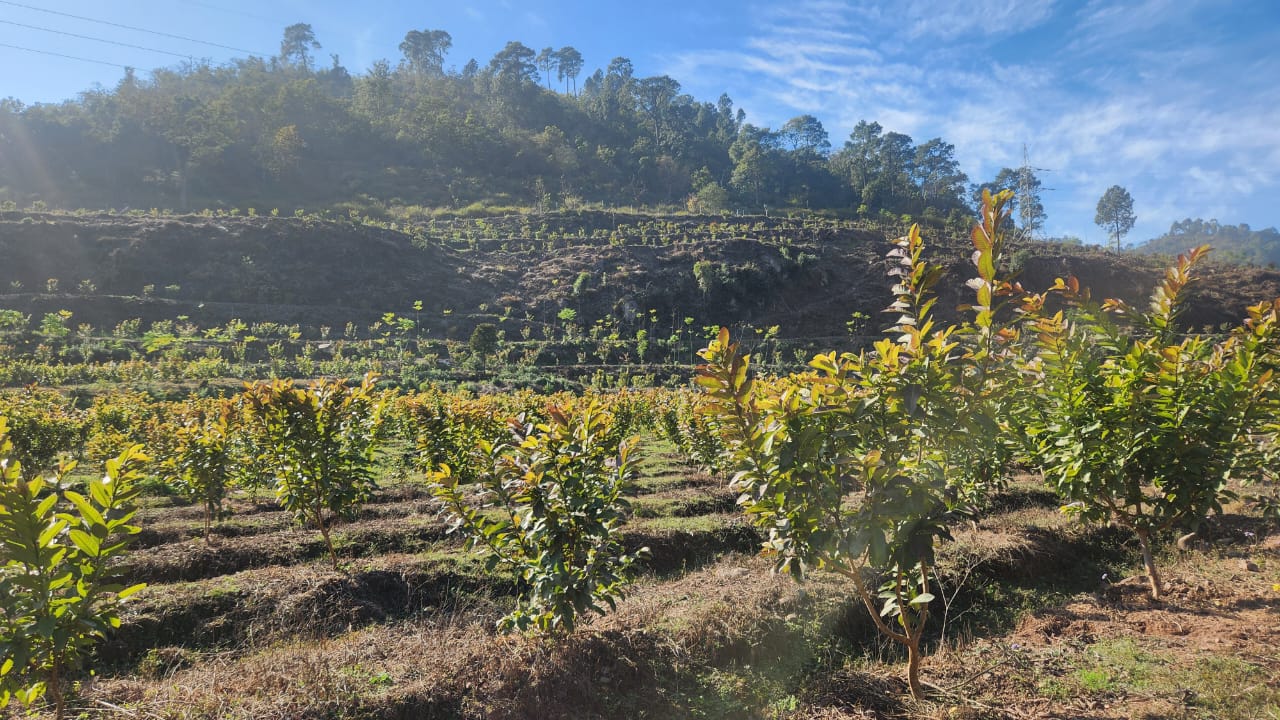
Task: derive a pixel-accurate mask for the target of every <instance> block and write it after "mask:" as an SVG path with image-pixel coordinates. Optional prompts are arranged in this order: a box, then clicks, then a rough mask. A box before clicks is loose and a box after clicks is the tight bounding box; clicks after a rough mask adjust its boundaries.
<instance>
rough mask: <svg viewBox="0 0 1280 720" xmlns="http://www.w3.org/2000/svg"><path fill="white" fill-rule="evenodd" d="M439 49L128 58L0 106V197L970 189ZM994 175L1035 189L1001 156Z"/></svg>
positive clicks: (106, 201) (828, 203)
mask: <svg viewBox="0 0 1280 720" xmlns="http://www.w3.org/2000/svg"><path fill="white" fill-rule="evenodd" d="M450 47H451V38H450V36H449V34H448V33H447V32H445V31H442V30H422V31H417V30H414V31H410V32H409V33H408V34H407V35H406V36H405V39H404V42H403V43H402V44H401V45H400V49H401V51H402V53H403V55H402V57H401V58H399V59H398V60H396V61H394V62H392V61H379V62H376V63H374V64H373V66H372V67H370V68H369V69H368V70H367V71H365V72H363V73H352V72H351V71H349V70H348V69H347V68H346V67H344V66H343V65H342V64H341V62H340V60H339V58H338V57H337V56H331V57H330V59H329V61H328V62H323V63H322V62H320V61H318V60H317V58H316V56H317V55H318V52H317V51H320V50H321V45H320V43H319V41H318V40H317V39H316V38H315V36H314V34H313V33H312V31H311V28H310V26H308V25H305V24H298V25H294V26H291V27H289V28H287V29H286V31H285V34H284V39H283V41H282V43H281V48H280V54H279V55H278V56H276V57H271V58H262V57H249V58H245V59H239V60H235V61H233V62H231V63H228V64H225V65H212V64H209V63H194V64H186V65H183V66H180V67H175V68H170V69H163V70H158V71H155V72H154V73H153V74H152V75H151V77H150V78H143V77H139V76H138V75H137V74H136V73H134V72H133V71H131V70H129V71H126V72H125V75H124V77H123V79H121V80H120V82H119V83H118V84H117V85H116V87H114V88H112V89H96V90H91V91H87V92H84V93H82V94H81V95H80V96H79V97H78V98H76V99H74V100H69V101H67V102H64V103H61V104H40V105H32V106H24V105H23V104H22V103H21V102H19V101H17V100H13V99H9V100H4V101H2V102H0V202H11V203H13V204H14V206H18V207H27V206H29V205H31V204H33V203H44V204H46V205H48V206H50V207H62V208H72V209H74V208H94V209H102V208H123V207H130V208H133V209H150V208H159V209H161V210H166V209H168V210H174V211H187V210H200V209H205V208H211V209H219V208H222V209H229V208H241V209H246V210H247V208H255V209H256V210H257V211H258V212H262V213H264V214H265V213H266V212H267V211H269V210H271V209H279V210H282V211H284V212H290V213H291V212H292V211H293V210H294V209H297V208H304V207H305V208H307V209H318V208H322V207H323V208H333V207H335V206H337V207H339V209H341V208H342V206H344V204H345V205H349V206H350V207H352V208H355V209H359V210H360V211H362V212H365V213H374V214H377V213H379V212H382V213H387V214H395V213H408V214H409V215H411V216H412V215H415V214H417V213H420V212H421V211H422V209H423V208H449V209H453V210H458V209H463V208H466V207H467V206H469V205H472V204H474V203H482V204H485V205H487V206H489V207H493V206H503V205H517V206H522V207H535V208H539V209H545V208H548V207H563V208H569V209H573V208H574V207H576V206H578V205H580V204H584V203H591V202H602V203H606V204H609V205H613V206H620V205H644V206H659V205H662V206H668V207H671V206H678V207H690V208H691V209H694V210H698V211H704V212H722V211H725V210H731V209H734V208H752V209H762V208H764V207H771V208H777V207H780V206H791V207H800V208H809V209H826V210H835V211H840V212H844V213H860V214H862V215H863V216H867V215H879V214H881V213H893V214H898V215H901V214H911V215H923V216H936V217H947V216H950V215H953V214H954V215H956V216H957V217H958V216H959V215H963V214H967V212H968V205H969V202H970V198H971V193H972V191H973V190H975V189H978V186H977V185H971V184H970V182H969V180H970V179H969V177H968V176H966V174H965V173H964V172H963V171H961V169H960V167H959V165H958V163H957V162H956V160H955V157H954V148H953V146H952V145H951V144H949V143H947V142H946V141H944V140H943V139H941V138H933V139H930V140H927V141H925V142H923V143H919V144H917V143H916V142H915V141H914V140H913V139H912V138H911V137H909V136H907V135H904V134H901V133H897V132H892V131H890V130H887V129H886V128H883V127H881V126H880V125H879V124H878V123H876V122H868V121H864V122H861V123H859V124H858V125H857V127H856V129H855V130H854V131H853V133H852V134H851V136H850V137H849V138H848V140H846V141H845V142H843V144H842V146H840V147H838V148H834V151H833V147H832V144H831V141H830V139H829V137H828V134H827V131H826V130H825V129H824V127H823V125H822V122H821V121H820V120H819V119H818V118H816V117H813V116H811V115H804V116H800V117H796V118H793V119H791V120H790V121H788V122H786V123H785V124H784V125H783V126H782V127H780V128H777V129H770V128H761V127H755V126H753V125H751V124H749V123H747V122H745V117H746V114H745V113H744V111H743V110H742V109H740V108H735V106H734V103H733V101H732V100H731V99H730V98H729V97H728V96H727V95H721V96H720V98H719V99H718V100H717V101H715V102H706V101H703V100H698V99H696V98H694V97H692V96H690V95H688V94H685V93H682V92H681V86H680V83H679V82H677V81H676V80H675V79H672V78H670V77H667V76H657V77H637V76H636V75H635V73H634V70H633V67H632V63H631V61H629V60H628V59H627V58H624V57H618V58H614V59H613V60H612V61H610V62H609V63H608V64H607V66H606V67H604V68H600V69H596V70H594V71H591V70H584V67H583V65H584V62H583V58H582V56H581V54H580V53H579V52H578V51H577V50H575V49H574V48H572V47H565V48H560V49H558V50H556V49H552V48H546V49H544V50H542V51H541V52H537V51H535V50H534V49H532V48H529V47H526V46H525V45H523V44H522V43H520V42H516V41H512V42H509V43H507V45H506V46H505V47H504V48H502V49H501V50H500V51H499V52H497V54H495V55H494V56H493V57H492V58H490V59H489V60H488V61H487V62H480V61H477V60H474V59H471V60H467V61H458V60H457V59H454V58H450V57H449V55H448V52H449V50H450ZM459 67H460V69H457V68H459ZM994 184H1002V185H1005V186H1010V187H1021V188H1023V189H1024V190H1025V189H1031V190H1034V189H1035V188H1037V187H1038V185H1039V183H1038V181H1036V180H1035V178H1034V177H1029V178H1025V179H1024V178H1020V177H1019V173H1018V171H1015V170H1009V169H1006V170H1005V171H1002V173H1001V177H999V178H996V179H993V182H992V183H988V185H994ZM1026 194H1027V193H1025V192H1024V193H1023V195H1024V196H1025V195H1026ZM1026 205H1027V207H1026V208H1024V209H1023V212H1021V213H1018V216H1019V217H1020V218H1021V222H1022V223H1023V224H1032V225H1034V224H1036V223H1038V222H1039V221H1040V219H1041V218H1042V217H1043V210H1042V208H1040V206H1039V204H1038V202H1035V201H1034V199H1033V201H1032V202H1030V203H1026ZM11 207H13V206H11ZM37 207H38V205H37Z"/></svg>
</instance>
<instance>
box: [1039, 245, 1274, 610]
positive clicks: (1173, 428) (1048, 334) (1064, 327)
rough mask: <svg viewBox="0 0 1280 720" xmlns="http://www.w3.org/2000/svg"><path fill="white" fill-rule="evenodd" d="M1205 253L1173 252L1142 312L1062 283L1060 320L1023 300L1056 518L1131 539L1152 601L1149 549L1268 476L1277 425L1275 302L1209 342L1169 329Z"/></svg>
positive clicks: (1155, 575) (1155, 589) (1155, 586)
mask: <svg viewBox="0 0 1280 720" xmlns="http://www.w3.org/2000/svg"><path fill="white" fill-rule="evenodd" d="M1208 250H1209V248H1208V246H1201V247H1198V248H1195V249H1193V250H1190V251H1188V252H1187V253H1185V254H1183V255H1180V256H1179V257H1178V260H1177V264H1175V265H1174V266H1173V267H1170V268H1169V269H1168V270H1167V271H1166V273H1165V276H1164V278H1163V280H1162V281H1161V282H1160V283H1159V284H1157V286H1156V288H1155V290H1154V291H1153V292H1152V295H1151V300H1150V303H1149V304H1148V307H1147V309H1146V310H1145V311H1143V310H1139V309H1137V308H1134V307H1131V306H1129V305H1128V304H1126V303H1124V302H1122V301H1119V300H1107V301H1105V302H1104V303H1103V304H1102V305H1100V306H1099V305H1097V304H1095V303H1092V302H1090V301H1089V298H1088V295H1087V293H1083V292H1081V291H1080V289H1079V285H1078V283H1076V282H1075V281H1074V279H1072V280H1066V281H1064V280H1059V281H1058V282H1057V284H1056V286H1055V288H1054V290H1053V292H1055V293H1056V294H1058V295H1061V296H1062V297H1064V298H1065V299H1066V300H1067V301H1068V302H1069V303H1070V304H1071V306H1070V307H1069V308H1067V309H1065V310H1062V311H1059V312H1055V313H1052V314H1049V313H1047V312H1044V311H1043V306H1044V299H1045V296H1039V297H1038V298H1035V299H1032V300H1030V301H1029V303H1030V305H1033V307H1032V306H1029V309H1030V310H1031V311H1034V317H1033V319H1032V320H1031V321H1030V322H1031V323H1032V325H1031V329H1032V331H1033V334H1034V337H1035V345H1036V349H1037V353H1036V355H1035V356H1034V357H1032V358H1031V359H1030V361H1028V362H1027V363H1026V365H1025V367H1024V373H1025V374H1026V375H1027V377H1028V378H1029V379H1030V380H1031V381H1032V383H1031V384H1032V385H1033V387H1034V390H1033V392H1034V398H1033V402H1032V403H1031V405H1032V407H1034V408H1036V412H1034V413H1032V415H1031V422H1030V423H1029V425H1028V427H1027V432H1028V435H1029V436H1030V437H1031V439H1032V440H1033V441H1034V443H1035V445H1036V447H1037V449H1038V452H1037V463H1038V464H1039V465H1040V466H1041V467H1042V468H1043V470H1044V474H1045V478H1046V479H1047V480H1048V481H1049V482H1050V483H1051V484H1052V485H1054V486H1055V487H1056V488H1057V490H1058V492H1059V493H1061V494H1062V495H1063V497H1065V498H1066V499H1067V500H1069V501H1070V504H1068V505H1067V506H1065V508H1064V510H1065V511H1068V512H1072V513H1077V514H1079V515H1080V516H1081V517H1083V518H1084V519H1085V520H1088V521H1093V522H1103V521H1111V522H1114V523H1117V524H1119V525H1121V526H1123V527H1126V528H1129V529H1130V530H1132V531H1133V533H1134V534H1135V535H1136V536H1137V538H1138V542H1139V544H1140V545H1141V548H1142V556H1143V562H1144V564H1145V566H1146V571H1147V576H1148V578H1149V582H1150V586H1151V595H1152V597H1153V598H1155V599H1159V598H1160V597H1161V595H1162V593H1163V584H1162V581H1161V577H1160V572H1159V569H1158V568H1157V567H1156V564H1155V560H1154V555H1153V552H1152V546H1153V544H1154V542H1155V541H1156V540H1157V538H1158V537H1159V535H1160V534H1161V533H1163V532H1165V531H1168V530H1170V529H1173V528H1179V527H1181V528H1185V529H1187V530H1191V531H1195V529H1196V528H1197V527H1198V525H1199V524H1200V522H1201V521H1202V520H1203V519H1204V518H1205V517H1206V516H1207V515H1208V514H1209V513H1210V512H1222V502H1223V501H1224V500H1225V499H1228V498H1230V497H1232V492H1231V490H1230V488H1229V487H1228V482H1229V481H1231V480H1233V479H1237V480H1243V481H1249V480H1252V479H1254V478H1256V477H1257V476H1259V475H1260V474H1261V473H1263V472H1264V471H1266V469H1267V460H1266V458H1267V456H1268V449H1269V448H1274V443H1275V440H1276V432H1277V426H1276V422H1277V418H1278V417H1280V382H1277V377H1276V372H1275V371H1276V326H1277V320H1278V317H1280V301H1276V302H1271V303H1262V304H1259V305H1255V306H1253V307H1251V308H1249V309H1248V317H1247V318H1245V320H1244V321H1243V322H1242V323H1241V324H1240V325H1239V326H1238V327H1236V328H1234V329H1233V330H1231V332H1230V333H1229V334H1227V335H1226V336H1225V337H1222V338H1220V339H1218V338H1214V337H1209V336H1205V335H1200V334H1188V333H1185V332H1184V331H1183V330H1182V329H1181V328H1180V327H1179V326H1178V323H1177V320H1178V316H1179V314H1180V312H1181V311H1182V308H1183V307H1184V304H1185V301H1186V298H1187V296H1188V292H1189V290H1190V288H1191V285H1192V281H1193V275H1192V272H1193V270H1194V269H1195V266H1196V265H1197V264H1198V263H1199V262H1200V261H1202V260H1203V258H1204V256H1205V255H1206V254H1207V253H1208ZM1117 321H1119V322H1117Z"/></svg>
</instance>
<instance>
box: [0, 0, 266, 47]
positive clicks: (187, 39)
mask: <svg viewBox="0 0 1280 720" xmlns="http://www.w3.org/2000/svg"><path fill="white" fill-rule="evenodd" d="M0 4H2V5H12V6H13V7H20V8H24V9H26V10H35V11H36V12H42V13H49V14H50V15H61V16H63V17H69V18H74V19H76V20H84V21H85V22H92V23H100V24H102V25H110V26H111V27H118V28H123V29H125V30H132V31H134V32H141V33H149V34H151V35H159V36H160V37H167V38H172V39H174V40H182V41H184V42H193V43H198V44H200V45H208V46H210V47H216V48H222V49H223V50H234V51H235V52H241V53H247V54H249V55H262V56H263V57H266V56H267V53H256V52H254V51H252V50H246V49H244V48H238V47H233V46H231V45H222V44H220V43H215V42H209V41H208V40H198V39H196V38H193V37H187V36H185V35H174V34H173V33H167V32H161V31H159V30H148V29H146V28H140V27H134V26H133V25H123V24H121V23H117V22H111V21H110V20H98V19H96V18H91V17H85V16H83V15H72V14H71V13H65V12H59V11H57V10H48V9H45V8H41V7H36V6H34V5H24V4H23V3H18V2H13V1H12V0H0Z"/></svg>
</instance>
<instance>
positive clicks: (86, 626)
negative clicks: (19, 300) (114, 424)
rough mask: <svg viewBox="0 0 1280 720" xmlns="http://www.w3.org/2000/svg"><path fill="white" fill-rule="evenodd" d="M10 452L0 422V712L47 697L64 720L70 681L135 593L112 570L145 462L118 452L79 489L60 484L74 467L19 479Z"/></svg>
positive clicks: (136, 452) (132, 451) (123, 546)
mask: <svg viewBox="0 0 1280 720" xmlns="http://www.w3.org/2000/svg"><path fill="white" fill-rule="evenodd" d="M11 452H12V445H11V444H10V442H9V438H8V427H7V421H6V419H5V418H3V417H0V708H3V707H5V706H6V705H8V704H9V703H10V702H11V701H12V700H13V699H17V700H18V701H19V702H21V703H22V704H23V705H26V706H28V707H29V706H31V705H33V704H34V703H36V702H38V701H39V700H40V699H41V698H42V697H43V696H44V695H46V694H48V695H49V696H50V697H52V699H53V705H54V713H55V716H56V717H58V718H62V717H64V716H65V713H66V699H65V692H66V691H65V685H66V684H67V681H68V675H69V674H70V673H71V671H73V670H75V668H76V667H77V664H78V663H79V661H80V658H81V657H82V656H83V655H84V654H85V653H86V652H88V650H89V649H90V648H91V647H92V646H93V644H94V643H95V642H96V641H97V640H99V639H101V638H103V637H104V636H105V635H106V633H107V632H108V631H109V630H110V629H111V628H115V627H119V626H120V606H121V603H122V602H124V600H125V599H127V598H128V597H129V596H130V595H132V594H133V593H135V592H137V591H138V590H140V589H142V587H143V585H132V586H127V585H125V584H123V583H121V582H120V581H119V578H118V577H117V576H116V573H115V570H114V566H115V563H116V561H118V560H119V558H120V557H121V556H122V555H124V554H125V552H126V550H127V548H128V544H129V541H130V539H131V537H132V535H134V534H136V533H137V532H138V530H139V528H138V526H136V525H134V524H132V523H133V516H134V512H135V506H134V501H135V500H136V498H137V496H138V493H139V490H138V488H137V481H138V480H139V479H140V477H141V475H140V471H139V468H140V467H141V465H142V464H143V463H144V462H146V460H147V457H146V455H144V454H143V452H142V447H141V446H140V445H135V446H133V447H130V448H128V449H126V450H125V451H124V452H122V453H121V454H120V455H119V456H117V457H116V458H114V459H112V460H108V461H107V467H106V473H105V474H104V475H102V476H101V477H96V478H90V479H89V480H88V481H87V482H86V483H85V488H84V493H80V492H76V491H73V490H70V489H67V488H65V487H63V486H62V484H61V476H62V474H64V473H65V472H69V471H70V470H71V469H72V467H73V466H64V467H63V468H62V469H61V471H60V472H59V473H57V474H55V475H54V476H52V477H50V478H48V479H45V478H41V477H33V478H30V479H27V478H25V477H24V474H23V472H22V470H21V467H20V463H19V462H17V461H16V460H13V459H12V455H11Z"/></svg>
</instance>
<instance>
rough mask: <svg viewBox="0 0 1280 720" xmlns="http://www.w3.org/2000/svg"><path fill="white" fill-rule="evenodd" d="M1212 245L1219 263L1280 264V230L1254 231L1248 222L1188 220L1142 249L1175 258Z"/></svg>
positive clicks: (1176, 225)
mask: <svg viewBox="0 0 1280 720" xmlns="http://www.w3.org/2000/svg"><path fill="white" fill-rule="evenodd" d="M1205 244H1208V245H1212V246H1213V255H1214V257H1215V259H1217V260H1224V261H1234V262H1241V263H1248V264H1252V265H1261V266H1266V265H1272V266H1274V265H1277V264H1280V231H1277V230H1276V229H1275V228H1273V227H1269V228H1265V229H1263V230H1254V229H1253V228H1251V227H1249V225H1248V224H1247V223H1240V224H1239V225H1226V224H1221V223H1219V222H1218V221H1217V220H1202V219H1200V218H1195V219H1192V218H1187V219H1185V220H1179V221H1177V222H1175V223H1173V224H1172V225H1170V226H1169V232H1167V233H1165V234H1164V235H1161V236H1160V237H1157V238H1152V239H1151V240H1148V241H1147V242H1146V243H1145V244H1143V245H1141V246H1140V247H1139V249H1140V250H1142V251H1144V252H1151V253H1164V254H1166V255H1175V254H1177V253H1182V252H1186V251H1187V249H1188V248H1193V247H1197V246H1199V245H1205Z"/></svg>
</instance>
